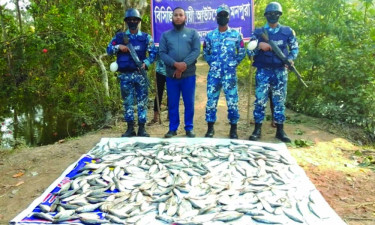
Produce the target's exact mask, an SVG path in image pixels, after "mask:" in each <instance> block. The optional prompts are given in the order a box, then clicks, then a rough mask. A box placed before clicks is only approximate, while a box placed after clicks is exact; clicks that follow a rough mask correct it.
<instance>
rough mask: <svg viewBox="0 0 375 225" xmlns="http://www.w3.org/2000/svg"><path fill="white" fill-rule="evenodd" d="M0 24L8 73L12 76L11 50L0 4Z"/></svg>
mask: <svg viewBox="0 0 375 225" xmlns="http://www.w3.org/2000/svg"><path fill="white" fill-rule="evenodd" d="M0 24H1V30H2V38H3V41H4V43H5V45H6V51H7V61H8V72H9V75H10V76H11V77H13V78H14V74H13V69H12V52H11V49H10V46H9V44H8V43H7V40H8V37H7V33H6V28H5V24H4V18H3V7H2V6H0Z"/></svg>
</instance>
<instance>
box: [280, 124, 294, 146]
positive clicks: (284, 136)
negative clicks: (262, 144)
mask: <svg viewBox="0 0 375 225" xmlns="http://www.w3.org/2000/svg"><path fill="white" fill-rule="evenodd" d="M276 129H277V130H276V138H277V139H279V140H280V141H282V142H286V143H290V142H292V141H291V140H290V139H289V138H288V136H286V133H285V132H284V124H278V123H277V124H276Z"/></svg>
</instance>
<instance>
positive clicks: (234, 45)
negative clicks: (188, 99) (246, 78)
mask: <svg viewBox="0 0 375 225" xmlns="http://www.w3.org/2000/svg"><path fill="white" fill-rule="evenodd" d="M216 13H217V17H216V20H217V23H218V28H216V29H215V30H213V31H211V32H210V33H208V34H207V36H206V38H205V41H204V43H203V57H204V59H205V60H206V61H207V63H208V65H209V66H210V70H209V72H208V76H207V105H206V121H207V124H208V129H207V133H206V135H205V136H206V137H213V135H214V133H215V131H214V123H215V121H216V112H217V103H218V101H219V96H220V91H221V89H223V91H224V94H225V98H226V101H227V107H228V120H229V123H230V125H231V128H230V131H229V137H230V138H233V139H237V138H238V135H237V122H238V120H239V118H240V114H239V113H238V89H237V75H236V68H237V65H238V64H240V62H241V61H242V60H243V58H244V57H245V56H246V50H245V48H244V42H243V40H242V37H241V34H240V33H239V32H238V31H236V30H234V29H231V28H230V27H229V26H228V22H229V17H230V9H229V7H228V6H227V5H225V4H223V5H221V6H219V7H218V9H217V10H216Z"/></svg>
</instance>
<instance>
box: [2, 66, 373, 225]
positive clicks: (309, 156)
mask: <svg viewBox="0 0 375 225" xmlns="http://www.w3.org/2000/svg"><path fill="white" fill-rule="evenodd" d="M197 74H198V76H197V90H196V102H195V119H194V122H195V123H194V126H195V127H194V131H195V133H196V134H197V136H198V137H204V134H205V132H206V130H207V125H206V122H205V121H204V118H205V104H206V100H207V99H206V75H207V66H206V65H205V63H204V62H199V63H198V72H197ZM252 102H253V101H252ZM163 109H164V111H163V112H162V124H155V125H153V126H147V131H148V132H149V133H150V134H151V136H152V137H160V138H161V137H163V136H164V134H165V133H166V132H167V131H168V121H166V118H167V112H166V111H165V107H164V106H163ZM226 110H227V108H226V102H225V99H224V97H223V93H221V96H220V101H219V104H218V113H217V116H218V120H217V122H216V123H215V137H216V138H228V135H229V128H230V126H229V123H228V120H227V111H226ZM180 111H181V113H182V112H183V105H182V104H181V107H180ZM268 111H269V110H268ZM268 114H269V113H268ZM286 114H287V117H288V118H289V121H288V122H287V123H286V124H285V130H286V133H287V134H288V135H289V137H290V138H292V139H293V140H297V139H298V140H300V139H304V140H309V141H312V142H314V145H313V146H308V147H302V148H296V147H292V146H288V149H289V151H290V153H291V154H292V156H293V157H294V158H295V159H296V160H297V162H298V164H299V165H300V166H301V167H302V168H303V169H304V170H305V172H306V174H307V175H308V177H309V178H310V180H311V181H312V182H313V183H314V184H315V186H316V188H317V189H318V190H319V191H320V192H321V193H322V195H323V196H324V198H325V199H326V201H327V202H328V203H329V204H330V205H331V207H332V208H333V209H334V210H335V211H336V212H337V214H338V215H339V216H340V217H341V218H342V219H343V220H344V221H345V222H346V223H347V224H350V225H360V224H361V225H369V224H375V176H374V175H375V174H374V172H373V171H371V170H369V169H366V168H361V167H359V166H358V162H359V161H360V160H359V159H358V158H356V157H354V156H353V155H354V152H355V151H356V150H363V147H361V146H356V145H354V144H353V143H351V142H350V141H348V140H346V139H345V138H343V137H342V136H340V135H341V134H342V133H343V132H341V131H340V132H338V133H333V132H332V131H330V129H329V127H328V126H326V125H325V123H324V122H323V121H322V120H319V119H316V118H311V117H307V116H304V115H301V114H297V113H295V112H292V111H290V110H288V111H287V113H286ZM240 115H241V119H240V121H239V123H238V135H239V138H240V139H245V140H247V139H248V137H249V135H250V134H251V132H252V130H253V124H249V123H248V122H247V96H246V94H245V93H244V92H242V91H241V92H240ZM151 118H152V110H150V114H149V120H151ZM180 118H181V120H182V124H181V125H180V128H179V130H178V136H177V137H183V136H184V135H185V132H184V130H183V116H182V114H181V117H180ZM125 127H126V125H125V123H123V122H118V123H116V125H115V126H113V127H112V128H111V129H104V130H99V131H96V132H92V133H89V134H86V135H84V136H82V137H79V138H71V139H67V140H61V141H59V142H58V143H55V144H52V145H48V146H42V147H35V148H24V149H20V150H17V151H14V152H12V153H10V154H9V153H4V152H2V153H1V152H0V156H1V158H0V224H8V223H9V221H10V220H11V219H13V218H14V217H15V216H16V215H18V214H19V213H20V212H21V211H23V210H24V209H26V207H27V206H28V205H29V204H30V203H31V202H32V201H33V200H34V199H36V198H37V197H39V196H40V195H41V194H42V193H43V192H44V190H45V189H46V188H47V187H48V186H49V185H50V184H51V183H52V182H53V181H54V180H56V179H57V178H58V177H59V176H60V175H61V173H62V172H63V171H64V170H65V169H66V168H67V167H68V166H69V165H70V164H72V163H74V162H75V161H76V160H77V159H78V158H79V157H80V156H81V155H82V154H85V153H87V152H88V151H89V150H90V149H91V148H92V147H94V146H95V145H96V144H97V143H98V142H99V141H100V139H101V138H103V137H119V136H120V135H121V133H122V132H123V131H124V129H125ZM262 133H263V137H262V139H261V141H264V142H274V143H275V142H278V140H277V139H275V138H274V136H275V128H272V127H271V126H270V121H265V122H264V125H263V130H262ZM367 151H372V153H373V150H367Z"/></svg>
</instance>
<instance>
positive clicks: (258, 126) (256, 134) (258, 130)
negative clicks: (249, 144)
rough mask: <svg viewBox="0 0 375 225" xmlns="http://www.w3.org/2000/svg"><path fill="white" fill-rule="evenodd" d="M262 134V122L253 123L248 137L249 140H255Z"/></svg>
mask: <svg viewBox="0 0 375 225" xmlns="http://www.w3.org/2000/svg"><path fill="white" fill-rule="evenodd" d="M261 136H262V124H261V123H255V128H254V131H253V133H252V134H251V136H250V137H249V140H250V141H257V140H259V139H260V137H261Z"/></svg>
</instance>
